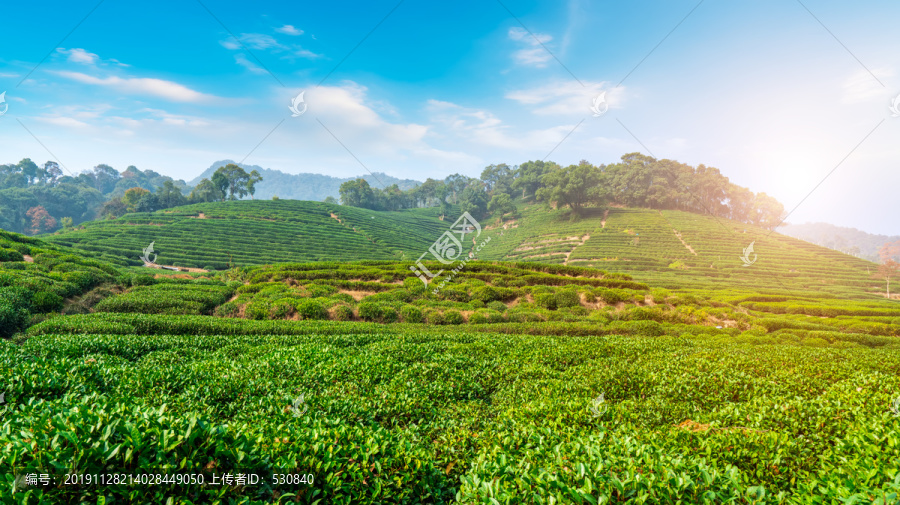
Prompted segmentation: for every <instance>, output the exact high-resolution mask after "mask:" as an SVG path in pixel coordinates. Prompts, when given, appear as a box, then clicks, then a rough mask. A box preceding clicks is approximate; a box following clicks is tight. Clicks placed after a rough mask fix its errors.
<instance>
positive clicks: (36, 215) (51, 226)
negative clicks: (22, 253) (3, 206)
mask: <svg viewBox="0 0 900 505" xmlns="http://www.w3.org/2000/svg"><path fill="white" fill-rule="evenodd" d="M25 215H26V216H28V218H29V219H31V234H32V235H37V234H38V233H46V232H48V231H53V230H55V229H56V227H57V224H56V219H54V218H53V216H51V215H50V213H49V212H47V209H45V208H44V207H42V206H40V205H39V206H37V207H32V208H30V209H28V212H27V213H26V214H25Z"/></svg>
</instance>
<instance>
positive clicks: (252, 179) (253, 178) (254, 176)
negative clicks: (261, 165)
mask: <svg viewBox="0 0 900 505" xmlns="http://www.w3.org/2000/svg"><path fill="white" fill-rule="evenodd" d="M262 180H263V178H262V176H261V175H259V172H257V171H256V170H253V171H251V172H250V176H249V177H248V178H247V192H248V193H250V199H251V200H253V195H254V194H256V183H257V182H262Z"/></svg>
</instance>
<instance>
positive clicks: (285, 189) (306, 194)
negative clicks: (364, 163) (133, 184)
mask: <svg viewBox="0 0 900 505" xmlns="http://www.w3.org/2000/svg"><path fill="white" fill-rule="evenodd" d="M229 163H234V164H235V165H238V166H239V167H241V168H243V169H244V170H246V171H247V172H249V171H251V170H256V171H257V172H259V174H260V175H262V178H263V180H262V182H260V183H258V184H257V185H256V195H254V197H255V198H256V199H262V200H267V199H270V198H272V197H273V196H278V198H284V199H288V200H311V201H314V202H321V201H322V200H324V199H325V198H326V197H328V196H333V197H335V198H340V194H339V193H338V190H339V189H340V187H341V184H343V183H345V182H347V181H352V180H354V179H365V180H366V181H367V182H368V183H369V185H370V186H372V187H373V188H381V187H382V184H384V186H390V185H391V184H396V185H397V186H399V187H400V189H402V190H407V189H411V188H414V187H416V186H418V185H419V184H422V183H421V182H419V181H414V180H411V179H398V178H396V177H391V176H390V175H387V174H384V173H381V172H375V176H376V177H373V176H372V175H371V174H366V175H361V176H359V177H347V178H344V179H341V178H338V177H332V176H330V175H322V174H309V173H303V174H287V173H284V172H282V171H280V170H272V169H270V168H262V167H260V166H257V165H245V164H243V163H236V162H234V161H231V160H222V161H217V162H215V163H213V164H212V165H210V166H209V168H207V169H206V170H204V171H203V173H202V174H200V175H199V176H197V178H196V179H194V180H192V181H190V182H189V183H188V184H189V185H190V186H196V185H197V184H199V183H200V181H201V180H203V179H208V178H210V177H212V174H213V173H215V171H216V169H218V168H219V167H221V166H225V165H227V164H229Z"/></svg>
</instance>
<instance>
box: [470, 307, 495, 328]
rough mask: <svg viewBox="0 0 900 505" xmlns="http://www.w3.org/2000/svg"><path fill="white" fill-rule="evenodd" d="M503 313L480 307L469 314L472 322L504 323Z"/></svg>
mask: <svg viewBox="0 0 900 505" xmlns="http://www.w3.org/2000/svg"><path fill="white" fill-rule="evenodd" d="M502 322H503V314H501V313H499V312H497V311H496V310H491V309H480V310H477V311H475V313H473V314H472V315H470V316H469V323H470V324H484V323H502Z"/></svg>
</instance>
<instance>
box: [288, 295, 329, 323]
mask: <svg viewBox="0 0 900 505" xmlns="http://www.w3.org/2000/svg"><path fill="white" fill-rule="evenodd" d="M296 308H297V312H298V313H299V314H300V317H302V318H303V319H328V311H327V310H325V305H324V304H322V302H321V301H319V300H315V299H312V298H304V299H302V300H298V301H297V302H296Z"/></svg>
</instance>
